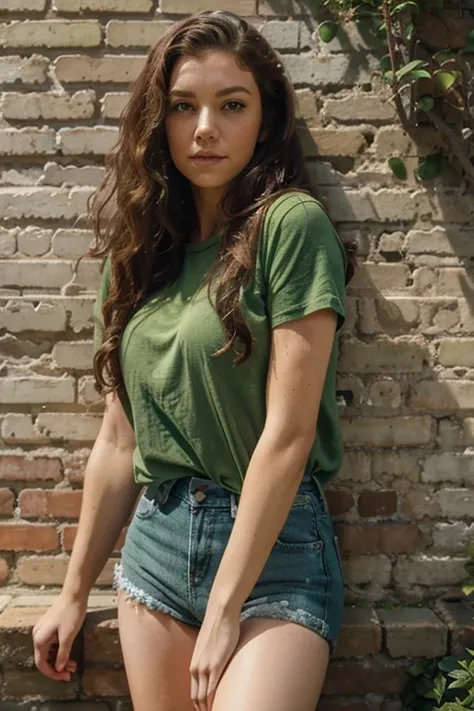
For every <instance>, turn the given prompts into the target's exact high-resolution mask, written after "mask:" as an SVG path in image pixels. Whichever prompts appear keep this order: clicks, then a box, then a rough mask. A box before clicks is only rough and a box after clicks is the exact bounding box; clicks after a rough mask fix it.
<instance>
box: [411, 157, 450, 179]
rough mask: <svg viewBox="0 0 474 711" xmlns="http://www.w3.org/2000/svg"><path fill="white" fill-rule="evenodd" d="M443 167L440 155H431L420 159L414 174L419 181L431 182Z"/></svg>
mask: <svg viewBox="0 0 474 711" xmlns="http://www.w3.org/2000/svg"><path fill="white" fill-rule="evenodd" d="M442 165H443V154H442V153H431V154H430V155H428V156H424V157H423V158H421V159H420V162H419V164H418V167H417V169H416V173H417V175H418V177H419V178H420V179H421V180H433V178H436V176H437V175H438V173H439V172H440V170H441V168H442Z"/></svg>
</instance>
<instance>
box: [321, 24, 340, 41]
mask: <svg viewBox="0 0 474 711" xmlns="http://www.w3.org/2000/svg"><path fill="white" fill-rule="evenodd" d="M337 29H338V25H337V23H336V22H330V21H329V20H328V21H327V22H322V23H321V24H320V25H319V36H320V38H321V39H322V41H323V42H332V40H333V39H334V37H335V36H336V35H337Z"/></svg>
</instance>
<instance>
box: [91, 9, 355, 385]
mask: <svg viewBox="0 0 474 711" xmlns="http://www.w3.org/2000/svg"><path fill="white" fill-rule="evenodd" d="M210 50H211V51H212V50H215V51H220V52H221V51H225V52H231V53H232V55H233V56H234V57H235V59H236V61H237V62H238V63H239V65H240V66H242V68H246V69H250V70H251V71H252V74H253V76H254V79H255V82H256V84H257V85H258V88H259V90H260V97H261V102H262V125H263V126H264V127H266V128H267V129H268V135H267V138H265V140H263V141H261V142H259V143H257V144H256V148H255V152H254V155H253V156H252V158H251V160H250V161H249V163H248V164H247V166H246V167H245V169H244V170H243V171H242V172H241V173H240V174H239V177H238V180H235V181H233V182H232V184H231V187H230V188H229V189H228V191H227V193H226V194H225V195H224V196H223V198H222V200H221V203H220V205H219V207H220V210H221V214H222V219H223V229H222V232H221V240H220V252H219V258H218V259H217V260H216V264H215V265H214V267H213V268H212V270H211V271H210V272H209V274H208V275H207V278H206V281H207V283H208V290H209V294H210V285H211V281H212V283H213V290H214V302H213V306H214V308H215V310H216V312H217V314H218V315H219V317H220V319H221V322H222V326H223V331H224V333H225V335H226V337H227V342H226V344H225V345H224V347H223V348H221V349H220V350H219V351H218V352H216V353H214V354H212V357H217V356H219V355H222V354H223V353H225V352H227V351H228V350H229V349H232V350H233V351H234V352H235V353H236V354H237V357H236V359H234V364H240V363H243V362H244V361H245V360H247V359H248V358H249V357H250V355H251V353H252V335H251V333H250V329H249V328H248V326H247V324H246V323H245V321H244V319H243V316H242V313H241V310H240V306H239V297H240V293H241V289H242V288H243V287H245V285H246V284H248V282H249V280H250V279H251V277H252V273H253V267H254V264H255V258H256V247H257V243H258V239H259V235H260V231H261V225H262V220H263V218H264V215H265V213H266V210H267V209H268V207H269V206H270V205H271V204H272V203H273V202H274V200H276V199H277V198H278V197H279V196H280V195H282V194H283V193H287V192H291V191H304V192H306V193H307V194H308V195H310V196H313V197H315V198H316V199H319V198H318V197H317V195H316V191H315V190H314V188H313V187H312V186H311V184H310V180H309V177H308V174H307V170H306V165H305V159H304V156H303V152H302V148H301V146H300V142H299V139H298V136H297V133H296V116H295V104H296V98H295V92H294V89H293V85H292V83H291V80H290V78H289V76H288V75H287V74H286V73H285V70H284V68H283V66H282V64H281V62H280V60H279V57H278V55H277V54H276V53H275V51H274V50H273V49H272V47H271V46H270V45H269V44H268V42H267V41H266V40H265V38H264V37H263V36H262V35H261V34H260V33H259V32H258V31H257V30H256V28H255V27H253V26H252V25H251V24H250V23H248V22H247V21H246V20H245V19H243V18H241V17H239V16H238V15H236V14H234V13H232V12H227V11H220V10H219V11H204V12H200V13H197V14H195V15H192V16H190V17H187V18H185V19H183V20H181V21H179V22H177V23H176V24H174V25H173V27H172V28H171V29H170V30H169V31H168V32H167V33H166V34H165V35H164V36H162V37H161V38H160V39H159V40H158V41H157V43H156V44H155V45H154V47H153V48H152V49H151V50H150V52H149V54H148V57H147V60H146V63H145V66H144V67H143V69H142V71H141V73H140V75H139V76H138V78H137V79H136V81H135V82H134V85H133V88H132V92H131V95H130V98H129V100H128V102H127V105H126V107H125V109H124V111H123V112H122V115H121V118H120V128H119V138H118V141H117V143H116V145H115V147H114V148H113V149H112V151H111V152H110V153H109V154H108V155H107V156H106V159H105V167H106V173H105V176H104V179H103V181H102V183H101V184H100V186H99V187H98V189H97V190H96V191H95V192H94V194H93V195H92V196H91V198H90V199H89V203H88V210H89V213H90V215H91V218H92V221H93V226H94V233H95V237H96V243H95V245H94V247H93V248H92V249H91V250H90V252H89V254H90V256H93V257H105V256H109V257H110V289H109V292H108V296H107V298H106V300H105V302H104V304H103V310H102V315H103V320H104V338H103V342H102V345H101V346H100V347H99V348H98V350H97V352H96V354H95V356H94V364H93V365H94V375H95V379H96V388H97V390H98V391H99V392H105V391H110V390H121V389H123V387H124V383H123V376H122V373H121V369H120V362H119V347H120V338H121V335H122V333H123V330H124V327H125V325H126V323H127V321H128V319H129V318H130V316H131V315H132V312H133V311H134V310H135V309H136V308H137V306H138V305H139V304H140V302H141V301H142V300H143V299H144V298H145V297H146V296H147V295H148V294H150V293H151V292H153V291H157V290H159V289H162V288H163V287H165V286H167V285H169V284H171V283H172V282H173V281H174V280H175V279H176V278H177V277H178V275H179V273H180V270H181V267H182V263H183V258H184V242H185V240H186V237H187V236H188V235H189V234H190V233H191V232H192V231H193V229H194V228H195V227H196V225H198V215H197V211H196V207H195V203H194V200H193V195H192V191H191V186H190V183H189V181H188V180H187V179H186V178H185V177H184V176H183V175H182V174H181V173H179V172H178V170H177V169H176V167H175V166H174V164H173V161H172V160H171V156H170V153H169V148H168V143H167V138H166V133H165V128H164V119H165V113H166V106H167V94H168V89H169V84H170V76H171V72H172V69H173V67H174V65H175V63H176V61H177V60H178V59H179V58H180V57H182V56H186V57H196V56H200V55H202V53H203V52H206V51H210ZM320 202H323V201H322V200H321V199H320ZM323 204H324V202H323ZM324 206H325V207H326V205H325V204H324ZM344 246H345V249H346V254H347V256H348V261H347V264H348V266H347V271H346V284H347V283H348V282H349V280H350V279H351V278H352V275H353V272H354V268H355V264H356V262H355V245H354V243H350V244H345V245H344Z"/></svg>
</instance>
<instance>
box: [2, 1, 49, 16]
mask: <svg viewBox="0 0 474 711" xmlns="http://www.w3.org/2000/svg"><path fill="white" fill-rule="evenodd" d="M45 7H46V0H2V6H1V8H0V9H1V10H2V11H3V12H18V13H19V12H43V10H44V9H45Z"/></svg>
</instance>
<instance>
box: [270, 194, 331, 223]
mask: <svg viewBox="0 0 474 711" xmlns="http://www.w3.org/2000/svg"><path fill="white" fill-rule="evenodd" d="M285 218H287V220H289V221H291V222H293V221H296V222H297V223H298V222H302V221H303V222H305V223H306V224H307V223H308V220H310V221H312V220H314V219H323V220H327V219H328V216H327V213H326V211H325V209H324V207H323V206H322V204H321V203H320V202H319V200H317V199H316V198H315V197H313V195H310V194H309V193H307V192H305V191H303V190H292V191H288V192H286V193H283V194H282V195H279V196H278V197H277V198H276V199H275V200H274V201H273V202H272V203H271V204H270V206H269V207H268V209H267V211H266V213H265V220H264V232H267V233H268V232H269V231H272V230H273V229H276V228H277V227H278V226H279V225H281V223H282V222H283V221H284V219H285Z"/></svg>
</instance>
